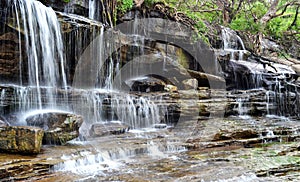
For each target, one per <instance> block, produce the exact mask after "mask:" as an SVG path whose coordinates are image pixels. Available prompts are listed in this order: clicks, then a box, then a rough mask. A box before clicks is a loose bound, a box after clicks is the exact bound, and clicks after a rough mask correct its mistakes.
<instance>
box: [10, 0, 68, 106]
mask: <svg viewBox="0 0 300 182" xmlns="http://www.w3.org/2000/svg"><path fill="white" fill-rule="evenodd" d="M13 5H14V9H15V13H16V14H17V17H18V18H16V24H17V28H18V29H20V30H23V32H24V35H25V38H24V39H25V47H24V48H23V47H21V49H23V50H26V53H27V57H28V73H21V74H20V75H25V74H28V84H29V86H31V87H35V88H36V90H35V91H36V93H35V94H34V95H35V98H34V100H33V101H31V102H36V103H37V106H36V108H39V109H41V108H43V106H42V102H43V100H42V99H46V100H47V103H49V105H48V107H55V105H56V103H55V99H54V97H55V94H56V91H55V89H56V88H57V87H63V88H66V86H67V81H66V75H65V68H64V67H65V61H64V56H63V42H62V37H61V30H60V25H59V23H58V20H57V17H56V14H55V12H54V11H53V10H52V9H51V8H48V7H46V6H44V5H43V4H42V3H40V2H38V1H35V0H26V1H22V0H15V1H14V3H13ZM37 35H42V36H37ZM19 36H20V34H19ZM19 40H21V37H19ZM20 45H21V44H20ZM22 60H24V58H22ZM24 61H25V60H24ZM20 66H21V65H20ZM20 70H21V69H20ZM20 79H21V80H20V82H22V78H20ZM41 87H45V88H47V89H46V94H47V97H45V98H42V93H41ZM25 104H26V103H25Z"/></svg>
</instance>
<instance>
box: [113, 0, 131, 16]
mask: <svg viewBox="0 0 300 182" xmlns="http://www.w3.org/2000/svg"><path fill="white" fill-rule="evenodd" d="M117 4H118V6H117V10H118V11H119V12H121V13H125V12H127V11H128V10H130V9H131V8H132V7H133V0H117Z"/></svg>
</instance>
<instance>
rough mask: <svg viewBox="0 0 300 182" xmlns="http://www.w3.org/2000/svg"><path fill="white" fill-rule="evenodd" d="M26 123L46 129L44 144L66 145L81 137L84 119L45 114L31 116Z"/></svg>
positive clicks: (61, 114) (70, 115)
mask: <svg viewBox="0 0 300 182" xmlns="http://www.w3.org/2000/svg"><path fill="white" fill-rule="evenodd" d="M26 122H27V124H28V125H30V126H37V127H40V128H42V129H44V131H45V135H44V138H43V144H55V145H64V144H66V142H68V141H70V140H72V139H74V138H77V137H78V136H79V128H80V126H81V124H82V123H83V118H82V116H79V115H75V114H70V113H44V114H36V115H33V116H29V117H27V118H26Z"/></svg>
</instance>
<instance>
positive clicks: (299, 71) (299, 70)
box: [292, 64, 300, 76]
mask: <svg viewBox="0 0 300 182" xmlns="http://www.w3.org/2000/svg"><path fill="white" fill-rule="evenodd" d="M292 69H293V70H294V71H295V72H296V74H297V75H298V76H300V64H294V65H292Z"/></svg>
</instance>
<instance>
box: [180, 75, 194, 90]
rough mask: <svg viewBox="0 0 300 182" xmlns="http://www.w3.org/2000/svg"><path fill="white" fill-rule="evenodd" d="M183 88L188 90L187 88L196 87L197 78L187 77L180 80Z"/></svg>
mask: <svg viewBox="0 0 300 182" xmlns="http://www.w3.org/2000/svg"><path fill="white" fill-rule="evenodd" d="M182 83H183V85H184V87H185V89H187V90H189V89H197V87H198V81H197V79H194V78H193V79H187V80H183V81H182Z"/></svg>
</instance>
